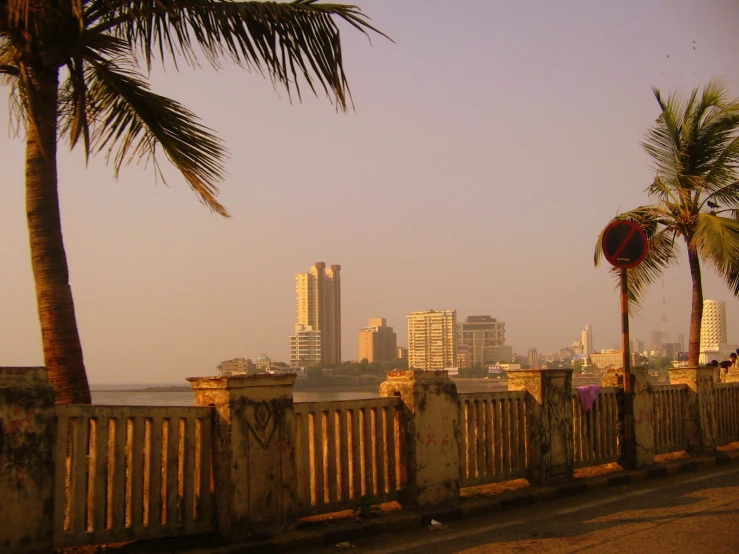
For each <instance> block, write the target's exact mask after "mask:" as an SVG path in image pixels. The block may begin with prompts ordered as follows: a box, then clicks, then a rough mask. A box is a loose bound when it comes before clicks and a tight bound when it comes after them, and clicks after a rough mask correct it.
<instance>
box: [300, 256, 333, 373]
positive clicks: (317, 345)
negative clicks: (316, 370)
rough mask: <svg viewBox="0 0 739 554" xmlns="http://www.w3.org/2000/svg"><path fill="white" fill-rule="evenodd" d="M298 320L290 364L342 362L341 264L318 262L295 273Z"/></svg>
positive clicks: (330, 363)
mask: <svg viewBox="0 0 739 554" xmlns="http://www.w3.org/2000/svg"><path fill="white" fill-rule="evenodd" d="M295 292H296V293H297V308H298V322H297V324H296V325H295V334H294V335H293V336H291V337H290V365H291V366H296V367H306V366H310V365H315V364H324V365H335V364H340V363H341V266H340V265H332V266H331V267H330V268H327V267H326V264H325V263H324V262H316V263H315V265H313V266H312V267H311V268H310V271H308V272H306V273H298V274H297V275H296V276H295Z"/></svg>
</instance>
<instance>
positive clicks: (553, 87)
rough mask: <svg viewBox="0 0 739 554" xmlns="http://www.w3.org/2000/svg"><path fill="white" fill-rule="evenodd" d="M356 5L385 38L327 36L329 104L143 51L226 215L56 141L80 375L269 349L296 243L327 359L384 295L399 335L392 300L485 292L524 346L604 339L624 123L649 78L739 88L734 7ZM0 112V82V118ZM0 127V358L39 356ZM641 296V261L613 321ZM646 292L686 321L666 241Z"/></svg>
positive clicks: (165, 378)
mask: <svg viewBox="0 0 739 554" xmlns="http://www.w3.org/2000/svg"><path fill="white" fill-rule="evenodd" d="M360 5H361V7H362V8H363V9H364V10H365V11H366V12H367V14H368V15H369V16H370V17H371V18H372V22H373V23H374V24H376V25H377V27H378V28H381V29H382V30H383V31H385V32H387V33H388V34H389V35H390V36H391V37H392V38H393V39H394V40H395V43H390V42H389V41H385V40H373V44H372V45H370V44H369V43H368V42H367V40H366V39H365V38H364V37H360V36H355V35H358V34H355V33H343V34H342V38H343V40H344V44H345V51H344V60H345V65H346V71H347V77H348V80H349V82H350V85H351V90H352V94H353V99H354V103H355V107H356V111H353V112H350V113H349V114H348V115H337V114H336V113H335V110H334V108H333V107H332V106H330V105H328V103H327V102H325V100H324V99H320V100H319V99H314V98H313V97H311V96H310V95H309V94H308V93H307V89H306V94H305V95H304V97H303V104H298V103H297V99H293V100H295V104H294V105H292V104H290V102H289V99H288V98H286V97H285V95H284V94H276V93H275V91H274V90H273V88H272V86H271V84H270V83H269V81H267V80H263V79H261V78H260V77H258V76H257V75H253V74H249V73H247V72H245V71H243V70H240V69H237V68H227V69H224V70H223V71H220V72H219V73H218V74H217V75H216V74H215V72H214V71H213V70H211V69H207V68H204V69H203V70H202V71H197V72H194V71H190V70H187V69H184V68H183V70H182V71H181V72H180V73H177V72H169V73H163V72H161V71H159V70H158V69H155V70H154V73H153V75H152V86H153V88H154V90H156V91H157V92H158V93H160V94H163V95H171V96H172V97H173V98H174V99H176V100H177V101H179V102H181V103H182V104H183V105H185V106H186V107H187V108H188V109H191V110H192V111H193V112H195V113H196V114H198V116H200V117H201V118H202V121H203V124H204V125H206V126H208V127H210V128H213V129H215V130H216V131H217V132H218V134H219V136H220V137H222V138H223V140H224V141H225V143H226V145H227V146H228V148H229V150H230V152H231V157H230V159H229V161H228V163H227V166H226V169H227V171H228V172H229V177H228V179H227V180H226V182H224V183H222V184H221V186H220V188H221V191H222V194H221V196H220V197H219V199H220V200H221V201H222V203H223V204H224V205H225V206H227V207H228V209H229V211H230V212H231V214H232V216H233V218H232V219H231V220H223V219H221V218H219V217H217V216H214V215H213V214H210V213H209V212H208V210H207V209H205V208H204V207H203V206H201V205H200V204H199V203H198V202H197V200H196V198H194V197H193V195H192V193H191V191H189V190H188V188H187V186H186V184H184V183H183V182H182V180H181V178H180V177H178V176H177V175H175V174H174V173H173V172H172V171H171V170H170V168H168V167H166V166H165V167H164V168H163V170H164V176H165V177H166V179H167V183H168V186H161V181H160V182H159V184H158V185H157V183H156V181H155V178H154V176H153V174H152V172H151V167H149V168H148V169H147V168H145V167H143V164H142V166H140V167H139V166H136V165H135V164H133V165H131V166H130V167H125V168H124V169H123V170H122V173H121V177H120V180H119V181H118V182H116V181H115V180H114V179H113V178H112V168H110V167H108V166H106V165H105V163H104V159H103V156H97V157H94V158H92V159H91V160H90V162H89V165H87V167H86V166H85V160H84V158H83V156H82V155H81V154H80V152H75V153H72V154H69V153H68V152H67V151H66V148H65V147H63V146H62V145H61V144H60V150H59V178H60V181H59V190H60V202H61V211H62V213H61V215H62V224H63V230H64V238H65V241H66V246H67V254H68V257H69V262H70V278H71V286H72V290H73V293H74V295H75V306H76V309H77V321H78V324H79V327H80V334H81V339H82V346H83V349H84V354H85V363H86V366H87V370H88V376H89V379H90V381H91V382H92V383H117V382H121V381H129V382H141V383H149V382H151V383H156V382H166V383H169V382H175V381H177V382H181V381H182V379H184V378H185V377H188V376H196V375H203V374H206V373H208V372H213V371H214V368H215V366H216V364H217V363H218V362H219V361H221V360H227V359H231V358H235V357H243V356H245V357H249V356H252V357H253V356H254V355H256V354H257V353H260V352H269V353H270V355H271V356H273V357H274V358H276V359H279V360H285V361H287V359H288V357H289V343H288V337H289V336H290V335H291V334H293V333H294V324H295V317H294V316H295V302H294V295H293V294H292V291H293V290H294V289H293V287H294V281H293V276H294V274H295V273H296V272H298V271H301V270H303V269H304V268H306V267H309V266H310V265H311V263H313V261H314V260H316V259H325V260H337V261H341V263H342V264H343V267H344V268H345V270H344V271H343V272H342V276H343V285H342V286H343V291H342V301H343V305H342V328H343V330H344V335H343V337H342V341H341V343H342V350H343V352H344V353H345V355H344V357H346V358H350V357H354V353H355V352H357V349H358V343H357V340H358V339H357V332H356V331H357V330H358V329H360V328H362V327H364V326H365V325H366V321H367V318H368V317H372V316H374V315H377V314H380V315H382V316H383V317H385V318H386V319H387V321H388V324H389V325H391V326H393V325H394V326H395V329H396V331H397V332H398V335H399V336H401V337H402V336H403V333H404V329H403V325H402V322H403V321H404V319H405V316H406V314H408V313H411V312H413V311H417V310H422V309H425V308H427V307H429V306H447V307H452V308H454V309H456V310H457V313H459V314H461V315H468V314H486V313H489V314H494V315H495V317H497V318H499V319H500V320H501V321H505V322H506V343H507V344H509V345H511V346H512V347H513V350H514V352H517V353H519V354H522V355H525V354H526V353H527V349H528V348H529V347H536V348H537V349H538V351H539V353H540V355H543V354H546V353H548V352H552V351H554V350H556V349H558V348H561V347H562V346H565V345H569V344H571V342H572V340H573V337H576V336H578V334H579V333H580V331H581V330H582V327H583V325H584V324H585V323H590V324H591V325H592V327H593V330H594V335H593V338H594V345H593V346H594V348H595V349H596V350H599V349H603V348H608V347H610V346H611V345H613V344H614V343H617V342H618V341H619V338H620V312H619V299H618V290H617V289H616V283H615V281H614V280H613V279H612V277H611V276H610V274H609V272H608V269H607V268H606V267H601V268H598V269H595V268H594V267H593V264H592V258H593V247H594V244H595V241H596V238H597V236H598V233H599V232H600V231H601V230H602V229H603V227H604V226H605V225H606V224H607V223H608V221H609V220H610V219H611V218H612V217H613V216H614V215H616V214H617V213H619V211H623V210H625V209H629V208H632V207H634V206H637V205H640V204H644V203H646V202H647V200H648V199H647V196H646V194H645V193H644V189H645V188H646V187H647V185H648V184H649V183H651V181H652V179H653V177H654V171H653V168H652V165H651V161H650V159H649V157H648V156H647V155H646V154H645V153H644V152H643V151H642V149H641V148H640V146H639V143H640V141H641V140H642V139H643V136H644V133H645V131H646V130H647V128H648V127H649V125H651V124H652V123H653V122H654V120H655V118H656V117H657V115H658V110H657V104H656V102H655V100H654V97H653V95H652V92H651V87H652V86H657V87H659V88H660V89H661V90H663V91H664V92H668V91H673V90H679V91H681V92H683V93H684V94H686V93H688V92H689V91H690V90H691V89H692V88H693V87H695V86H699V85H702V84H704V83H706V82H708V80H709V79H710V78H712V77H722V78H723V79H724V80H725V82H726V83H727V85H728V86H729V89H730V91H731V94H732V96H734V97H736V96H739V68H738V67H737V64H736V62H735V59H734V58H735V53H736V52H737V51H739V35H737V33H736V32H735V22H736V21H737V20H739V5H737V4H736V3H735V2H732V3H729V2H724V3H720V2H717V3H703V2H690V1H686V0H681V1H675V2H666V1H658V0H655V1H654V2H649V3H644V2H624V3H594V4H582V5H579V6H576V5H572V4H568V5H566V6H562V5H554V4H552V3H547V2H539V3H537V2H530V3H529V2H527V3H502V4H498V3H484V2H471V1H468V0H460V1H459V2H441V1H432V0H428V1H427V2H424V3H423V4H420V3H419V4H416V5H414V4H413V3H412V2H408V3H405V2H404V3H398V2H397V1H393V0H373V2H371V3H366V5H362V3H361V2H360ZM419 5H422V6H423V8H424V9H423V10H422V14H421V15H419V10H418V9H417V6H419ZM414 6H415V7H414ZM676 29H677V30H679V32H676ZM440 36H449V37H451V39H450V40H449V41H439V37H440ZM693 41H695V49H694V42H693ZM462 62H464V63H462ZM409 68H412V71H409ZM477 68H484V71H479V70H477ZM8 115H9V114H8V103H7V102H6V101H0V122H3V123H4V124H5V122H7V120H8ZM6 135H7V134H6ZM2 146H3V147H2V149H0V165H2V167H3V186H0V237H1V238H0V264H2V269H3V276H2V281H3V282H2V287H0V314H2V315H1V316H0V364H2V365H10V366H15V365H18V366H37V365H41V364H42V363H43V358H42V355H41V337H40V331H39V325H38V315H37V310H36V300H35V291H34V285H33V278H32V275H31V270H30V255H29V251H28V233H27V228H26V221H25V215H26V213H25V203H24V190H23V186H22V183H23V175H24V154H23V153H24V145H23V142H22V141H20V140H14V139H12V138H9V137H7V136H5V137H3V138H2ZM704 286H705V290H704V297H705V298H710V299H715V300H720V301H721V300H722V301H725V302H726V308H727V310H726V311H727V324H728V329H729V336H728V341H729V342H739V334H737V331H739V302H738V301H737V299H736V298H734V297H733V296H732V295H731V293H730V291H729V290H728V289H727V288H726V287H725V285H724V284H723V282H722V281H721V280H720V279H718V278H717V277H716V276H715V275H714V274H713V272H712V271H711V270H710V269H709V268H708V267H706V271H705V273H704ZM662 295H663V292H662V290H661V287H660V285H659V283H657V284H656V286H654V287H652V289H651V290H650V292H649V294H648V296H647V297H646V299H645V302H644V305H643V308H642V309H641V310H640V311H639V312H638V313H637V314H635V315H634V317H632V319H631V335H632V337H635V338H641V339H642V340H644V341H647V340H648V339H649V332H650V331H652V330H654V329H661V328H662V323H661V314H662ZM664 295H665V298H666V308H667V312H668V317H669V320H668V324H667V329H666V330H667V331H668V333H669V334H670V336H672V337H676V336H677V335H678V334H684V335H685V337H686V338H687V336H688V318H689V314H690V275H689V270H688V267H687V264H686V261H685V260H684V259H681V260H680V264H679V265H678V266H677V267H674V268H671V269H670V270H669V271H668V272H667V273H666V279H665V291H664ZM399 342H401V341H399Z"/></svg>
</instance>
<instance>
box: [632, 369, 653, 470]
mask: <svg viewBox="0 0 739 554" xmlns="http://www.w3.org/2000/svg"><path fill="white" fill-rule="evenodd" d="M631 390H632V391H633V402H634V440H635V447H636V448H635V452H634V454H635V458H636V459H635V460H634V462H635V463H636V467H642V466H647V465H651V464H653V463H654V414H653V413H652V412H653V403H652V386H651V385H650V384H649V371H648V370H647V368H646V367H632V368H631Z"/></svg>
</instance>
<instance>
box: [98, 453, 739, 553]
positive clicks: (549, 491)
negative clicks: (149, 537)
mask: <svg viewBox="0 0 739 554" xmlns="http://www.w3.org/2000/svg"><path fill="white" fill-rule="evenodd" d="M737 460H739V450H736V451H732V452H728V453H724V452H719V453H718V454H716V455H714V456H705V457H699V458H691V459H689V460H677V461H673V462H667V463H664V464H661V465H657V466H653V467H649V468H644V469H634V470H627V471H621V472H618V473H616V474H612V475H609V476H603V477H590V478H582V479H580V480H576V481H570V482H568V483H563V484H561V485H555V486H529V487H526V488H525V489H518V490H515V491H508V492H503V493H499V494H495V497H481V498H470V499H466V500H463V501H462V502H461V503H460V505H459V506H456V507H454V508H448V509H443V510H435V511H429V512H423V513H419V512H409V511H399V512H391V513H389V514H387V515H385V516H383V517H382V519H380V520H373V521H364V522H361V523H355V522H353V521H348V522H338V523H332V524H329V528H327V529H323V530H321V531H317V530H303V531H289V532H287V533H284V534H281V535H277V536H275V537H272V538H269V539H265V540H260V541H250V542H241V543H236V544H232V545H228V546H220V547H219V546H213V547H211V548H203V547H201V548H198V549H195V550H190V551H189V552H190V554H206V553H207V554H267V553H269V554H272V553H275V552H285V551H291V550H298V549H306V548H312V547H317V546H331V545H335V544H337V543H340V542H345V541H352V540H357V539H362V538H367V537H373V536H376V535H379V534H380V533H387V532H391V533H393V532H394V533H397V532H402V531H407V530H412V529H418V528H420V527H425V526H427V525H429V523H430V522H431V519H436V520H438V521H443V522H444V523H446V522H450V521H457V520H460V519H468V518H472V517H477V516H483V515H489V514H494V513H497V512H502V511H508V510H515V509H518V508H523V507H526V506H531V505H532V504H539V503H542V502H548V501H551V500H556V499H558V498H568V497H571V496H577V495H580V494H584V493H587V492H590V491H594V490H598V489H605V488H609V487H622V486H625V485H629V484H632V483H639V482H641V481H646V480H650V479H659V478H662V477H668V476H670V475H677V474H680V473H689V472H692V471H697V470H699V469H705V468H709V467H714V466H717V465H724V464H728V463H731V462H733V461H737ZM131 546H133V545H131ZM165 548H166V547H165ZM105 552H115V550H106V551H105ZM119 552H130V553H133V552H141V551H140V550H135V549H132V550H127V549H121V550H120V551H119ZM160 552H162V551H161V550H160ZM164 552H167V550H164Z"/></svg>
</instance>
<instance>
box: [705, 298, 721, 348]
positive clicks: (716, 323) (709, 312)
mask: <svg viewBox="0 0 739 554" xmlns="http://www.w3.org/2000/svg"><path fill="white" fill-rule="evenodd" d="M726 342H727V339H726V302H723V301H720V300H704V301H703V319H702V320H701V347H700V350H701V352H717V351H718V350H719V345H720V344H726Z"/></svg>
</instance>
